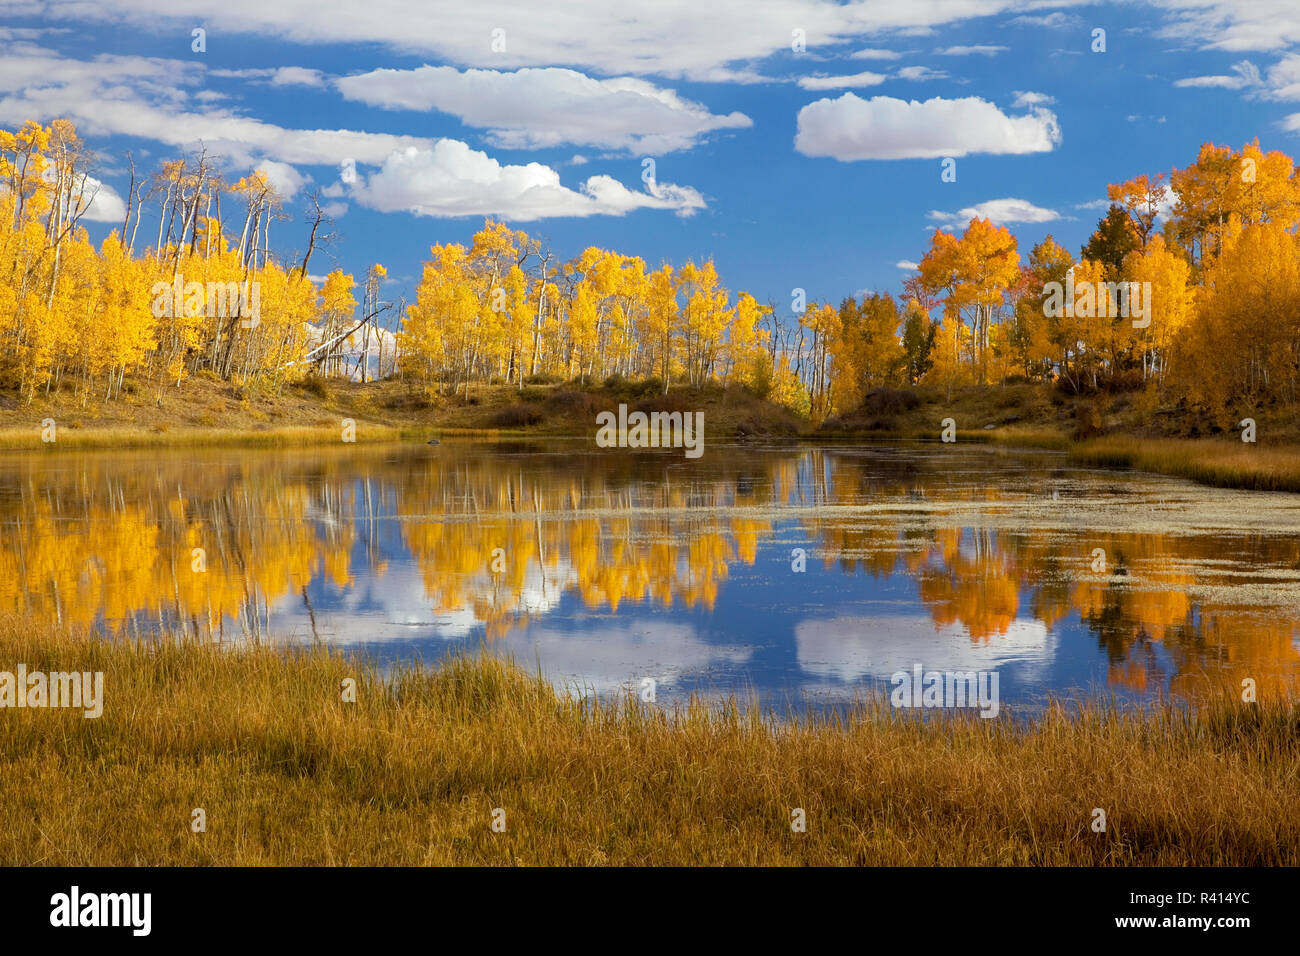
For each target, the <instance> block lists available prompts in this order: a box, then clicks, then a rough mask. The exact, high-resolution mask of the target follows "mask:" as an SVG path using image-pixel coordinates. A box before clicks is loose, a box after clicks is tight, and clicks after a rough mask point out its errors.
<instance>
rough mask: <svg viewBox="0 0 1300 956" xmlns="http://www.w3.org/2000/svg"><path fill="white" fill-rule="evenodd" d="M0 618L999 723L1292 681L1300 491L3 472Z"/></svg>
mask: <svg viewBox="0 0 1300 956" xmlns="http://www.w3.org/2000/svg"><path fill="white" fill-rule="evenodd" d="M0 611H10V612H16V613H19V614H23V615H26V616H27V617H29V618H30V619H32V620H34V621H37V622H60V623H64V624H69V623H71V624H92V625H95V626H98V627H100V628H103V629H106V630H108V629H111V630H119V631H125V632H126V633H129V634H148V633H154V632H157V631H158V630H160V629H170V630H174V631H185V632H187V633H191V634H199V635H202V636H204V637H210V638H211V639H213V640H221V641H241V640H249V639H261V640H274V641H289V642H305V643H310V642H313V641H319V642H326V643H329V644H331V645H335V646H342V647H347V648H350V649H356V650H359V651H361V652H363V653H365V654H367V655H369V656H370V657H371V658H373V659H374V660H375V661H376V662H377V663H379V664H380V665H383V666H388V665H391V664H392V663H394V662H397V661H411V660H416V659H419V660H422V661H423V662H424V663H426V664H435V663H436V661H437V660H438V659H439V658H441V657H442V656H443V655H445V654H448V653H451V652H454V651H459V650H465V649H469V650H477V649H478V648H480V647H486V648H487V649H488V650H489V651H490V652H492V653H497V654H502V655H506V656H509V657H511V658H513V659H514V660H515V661H517V662H518V663H520V664H521V665H523V666H525V667H526V668H528V669H530V670H538V669H540V670H541V672H542V673H544V674H545V675H546V676H547V677H548V678H549V679H550V680H552V681H553V682H554V683H555V684H556V685H557V686H560V687H568V688H570V689H571V690H574V691H576V692H578V693H591V692H595V693H597V694H601V695H604V694H607V693H610V692H613V691H617V690H620V689H628V690H633V691H636V692H637V693H639V694H643V695H647V694H648V690H647V689H648V688H652V689H653V696H654V699H655V702H656V703H657V704H659V705H671V704H672V703H674V702H680V701H682V700H685V699H687V698H688V697H690V696H691V695H696V694H698V695H704V696H708V697H714V696H716V695H730V694H736V695H740V696H741V697H742V698H743V699H744V700H745V701H749V700H757V701H758V702H760V703H761V704H763V705H765V706H768V705H770V706H775V707H778V708H785V707H786V706H787V705H790V704H793V705H795V706H796V707H799V708H803V707H804V706H806V705H811V706H813V707H819V708H820V707H828V706H835V705H837V704H840V703H843V702H845V701H849V700H852V699H854V698H855V697H858V696H860V695H861V694H862V693H863V692H864V691H867V690H872V689H878V690H884V691H890V690H891V688H892V687H895V686H897V685H898V682H897V681H894V682H891V677H892V676H893V675H896V674H898V673H900V672H902V673H908V674H911V673H912V672H913V670H914V669H916V668H917V667H918V666H919V667H921V668H923V669H924V670H925V671H927V672H928V671H931V670H934V671H958V672H969V671H976V672H982V673H994V674H996V675H997V678H998V687H999V692H1000V696H1001V701H1002V703H1003V704H1004V705H1012V706H1013V707H1015V706H1019V707H1020V708H1022V709H1026V710H1030V711H1032V710H1033V709H1035V708H1037V707H1039V706H1041V704H1042V703H1043V701H1044V700H1045V699H1046V698H1047V697H1048V696H1049V695H1052V696H1068V697H1076V698H1080V697H1081V698H1087V697H1098V696H1100V697H1104V698H1108V699H1110V698H1114V699H1117V700H1119V701H1120V702H1122V703H1130V702H1131V703H1141V702H1143V701H1147V700H1151V699H1155V698H1163V697H1172V698H1174V699H1176V700H1180V701H1187V702H1195V701H1196V700H1198V699H1200V698H1201V697H1203V696H1204V695H1205V694H1206V693H1207V692H1208V691H1209V690H1211V689H1214V688H1222V687H1224V686H1234V687H1235V686H1240V685H1241V682H1242V681H1243V680H1246V679H1249V680H1251V681H1253V682H1255V683H1256V685H1257V686H1258V688H1259V692H1260V693H1261V694H1262V693H1265V692H1267V691H1268V689H1269V688H1271V687H1276V686H1282V685H1285V686H1288V687H1289V686H1293V684H1294V681H1295V679H1296V677H1297V675H1300V496H1295V495H1286V494H1270V493H1262V492H1245V491H1233V490H1220V489H1214V488H1207V487H1202V486H1198V485H1195V484H1191V483H1188V482H1185V481H1182V480H1178V479H1172V478H1164V477H1159V476H1152V475H1145V474H1134V473H1121V472H1108V471H1100V470H1093V469H1084V468H1080V467H1076V466H1073V465H1070V464H1068V463H1067V462H1066V461H1065V459H1064V457H1063V456H1061V455H1059V454H1056V453H1049V452H1027V451H1026V452H1020V451H1008V450H1004V449H995V448H990V447H984V446H978V445H963V444H957V445H944V444H940V443H889V444H877V445H865V446H862V445H859V446H851V447H850V446H833V447H808V446H797V447H764V446H762V445H754V444H745V445H730V446H729V445H722V444H716V443H715V444H710V445H709V446H708V447H707V450H706V452H705V454H704V455H703V456H702V457H700V458H698V459H688V458H685V457H684V456H683V455H682V454H681V453H680V451H674V450H662V451H647V452H635V451H628V450H621V449H600V448H597V447H595V445H594V444H593V443H591V442H589V441H582V440H565V439H556V440H553V441H547V442H529V443H515V444H510V443H487V442H469V441H464V442H454V441H448V442H444V443H443V444H442V445H439V446H426V445H423V444H420V445H412V444H392V445H373V446H368V445H340V446H339V447H329V448H310V449H294V450H261V449H259V450H248V449H223V450H201V451H195V450H191V449H187V450H183V451H157V450H150V451H133V452H84V453H80V452H69V451H60V452H50V453H23V454H9V455H5V456H3V457H0Z"/></svg>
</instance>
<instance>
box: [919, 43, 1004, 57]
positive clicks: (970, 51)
mask: <svg viewBox="0 0 1300 956" xmlns="http://www.w3.org/2000/svg"><path fill="white" fill-rule="evenodd" d="M1008 49H1010V48H1009V47H1005V46H986V45H976V46H950V47H945V48H944V49H942V50H935V51H934V52H935V55H937V56H997V55H998V54H999V53H1006V52H1007V50H1008Z"/></svg>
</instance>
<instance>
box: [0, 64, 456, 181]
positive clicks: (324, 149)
mask: <svg viewBox="0 0 1300 956" xmlns="http://www.w3.org/2000/svg"><path fill="white" fill-rule="evenodd" d="M203 78H204V73H203V67H202V65H201V64H197V63H189V62H186V61H179V60H165V59H154V58H148V57H132V56H127V57H123V56H113V55H101V56H98V57H95V58H94V59H93V60H72V59H66V58H63V57H60V56H58V55H57V54H54V53H52V52H50V51H48V50H42V49H39V48H36V47H18V48H13V49H10V50H8V51H6V52H5V53H4V54H0V124H10V125H17V124H21V123H23V122H25V121H27V120H29V119H31V118H32V117H47V118H52V117H56V116H62V117H66V118H68V119H70V120H72V121H73V122H74V123H76V124H77V129H78V131H79V132H80V133H82V135H85V136H108V135H124V136H136V137H139V138H141V139H150V140H154V141H157V142H161V143H166V144H168V145H170V146H177V147H181V148H185V149H192V148H195V147H197V146H198V144H199V143H203V144H204V145H205V146H206V147H207V148H208V151H209V153H211V154H214V155H222V156H224V157H225V158H226V160H227V161H228V162H230V163H231V164H232V165H234V166H253V165H256V164H258V163H259V162H260V161H261V160H263V159H271V160H275V161H278V162H280V163H288V164H308V165H311V164H322V165H330V166H333V165H335V164H337V163H338V162H340V160H341V159H342V158H343V157H345V156H350V157H352V158H354V159H356V160H357V161H358V162H365V163H370V164H378V163H381V162H383V160H384V159H385V157H387V156H388V155H390V154H391V153H392V152H394V151H395V150H399V149H404V148H406V147H408V146H415V147H420V146H427V145H429V144H431V143H432V140H428V139H424V138H421V137H416V136H394V135H390V134H387V133H365V132H359V131H355V130H346V129H333V130H330V129H286V128H284V127H281V126H276V125H274V124H272V123H266V122H263V121H261V120H258V119H253V118H251V117H247V116H242V115H239V114H237V113H235V112H233V111H231V110H227V109H217V108H205V109H195V108H193V107H192V106H191V104H190V102H189V100H190V99H191V97H190V95H189V89H190V88H193V87H195V86H198V85H200V84H201V83H202V82H203Z"/></svg>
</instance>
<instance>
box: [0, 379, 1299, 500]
mask: <svg viewBox="0 0 1300 956" xmlns="http://www.w3.org/2000/svg"><path fill="white" fill-rule="evenodd" d="M1053 397H1054V396H1053V394H1052V393H1051V392H1050V391H1044V390H1043V389H1041V388H1032V387H1028V386H1020V387H1013V388H1004V389H984V390H969V389H968V390H966V391H965V392H963V393H961V394H956V395H945V394H943V393H942V392H940V391H936V390H930V391H920V392H916V393H904V392H898V391H891V390H888V389H886V390H881V391H880V392H877V393H873V394H872V396H870V398H869V400H868V401H867V402H866V403H864V406H863V408H862V409H860V410H859V411H858V412H855V413H854V415H852V416H849V417H847V418H845V419H842V420H835V421H831V422H827V423H826V425H825V427H822V428H814V427H813V426H812V425H811V424H810V423H809V422H807V421H806V420H802V419H798V417H797V416H794V415H793V413H791V412H789V411H788V410H787V409H783V408H780V407H779V406H775V405H773V404H772V403H770V402H765V401H763V400H761V399H759V398H757V397H756V396H753V395H752V394H749V393H747V392H745V391H744V390H740V389H717V388H715V389H711V390H703V391H700V392H690V391H686V392H683V391H674V392H672V393H670V394H669V395H666V396H665V395H662V394H661V393H660V391H659V390H657V387H651V385H650V383H614V384H606V385H603V386H586V387H578V386H574V385H572V384H567V385H555V386H529V387H528V388H526V389H524V390H522V391H520V390H517V389H514V388H510V387H505V386H494V387H488V388H482V389H480V390H479V391H477V392H475V393H473V394H471V395H470V396H468V397H462V398H460V399H448V398H446V397H442V398H437V399H433V398H430V397H429V396H427V395H424V394H422V393H417V392H415V391H413V390H412V389H411V388H410V387H409V386H407V385H405V384H403V383H400V382H394V381H385V382H372V383H366V384H360V383H355V382H352V383H338V384H333V385H330V386H328V387H327V386H324V385H318V386H316V387H315V388H314V389H305V388H297V387H292V388H290V389H287V390H286V391H285V392H284V393H283V394H282V395H280V396H278V397H267V396H262V397H260V398H259V397H255V396H248V395H245V394H243V393H241V392H240V391H239V390H237V389H232V388H231V387H230V386H228V385H225V384H223V383H219V382H215V381H207V380H196V381H194V382H190V383H187V384H186V387H185V389H184V390H177V389H171V390H170V391H165V392H164V393H162V394H161V395H157V396H153V397H152V398H150V395H132V396H130V400H129V401H128V400H122V401H118V402H114V403H107V404H103V405H87V406H85V407H83V405H82V403H81V402H79V401H76V400H75V396H67V395H55V396H53V397H51V398H49V399H42V400H40V401H38V402H35V403H33V404H32V405H31V406H22V405H20V404H19V403H18V402H17V401H16V400H15V399H14V398H13V397H12V396H10V397H8V398H6V397H5V396H3V395H0V408H4V409H6V410H7V411H6V414H5V415H4V417H3V419H0V421H4V424H3V425H0V454H3V453H5V452H21V451H37V450H40V451H43V452H58V451H60V450H69V449H73V450H85V449H135V448H157V449H167V448H194V447H200V446H204V447H231V448H236V447H248V448H256V447H288V446H298V447H301V446H326V445H333V444H339V443H341V442H342V441H343V437H344V435H343V428H344V422H345V421H346V420H350V421H352V422H353V423H354V432H353V436H352V437H353V439H354V440H355V442H356V443H358V444H370V443H377V442H395V441H428V440H430V439H434V438H436V439H439V440H442V439H444V438H457V437H463V438H485V439H489V440H518V439H525V438H533V439H542V440H544V439H548V438H549V439H561V438H563V439H591V438H592V437H593V435H594V431H595V424H594V422H595V418H594V415H595V412H596V411H597V410H599V409H605V408H614V407H617V405H618V403H620V402H626V403H627V404H628V405H629V406H631V407H633V408H647V409H665V410H683V409H688V408H689V409H702V410H703V411H704V414H705V423H706V443H718V442H727V441H733V442H734V441H748V440H765V441H777V442H789V443H800V442H808V443H815V444H824V445H846V444H847V445H860V444H870V443H878V442H893V441H937V440H938V437H939V428H940V422H941V421H942V420H945V419H947V418H949V417H951V418H953V419H954V420H955V422H956V423H957V426H958V427H957V433H956V434H957V441H958V442H961V443H977V444H990V445H997V446H1000V447H1005V448H1031V449H1042V450H1051V451H1061V452H1064V453H1065V454H1066V456H1067V459H1068V460H1069V461H1071V462H1073V463H1076V464H1080V465H1088V466H1094V467H1101V468H1118V469H1136V470H1140V471H1147V472H1152V473H1156V474H1163V475H1169V476H1172V477H1179V478H1187V479H1190V480H1192V481H1197V482H1201V483H1204V484H1209V485H1216V486H1219V487H1224V488H1241V489H1250V490H1262V491H1288V492H1295V491H1300V435H1298V434H1292V432H1291V431H1288V430H1287V429H1288V428H1289V427H1290V426H1289V425H1287V424H1286V423H1285V422H1271V423H1270V427H1269V428H1268V430H1267V431H1264V430H1263V429H1262V426H1261V429H1262V430H1261V435H1263V434H1267V435H1268V436H1269V438H1268V440H1267V441H1265V442H1263V443H1261V444H1245V443H1242V442H1241V441H1239V440H1238V439H1237V438H1235V437H1234V436H1233V435H1232V434H1229V435H1226V436H1223V435H1221V436H1216V437H1202V438H1178V437H1167V436H1161V435H1152V434H1148V433H1146V432H1145V431H1144V430H1143V428H1142V427H1141V425H1140V423H1139V421H1138V420H1137V419H1134V418H1132V416H1128V417H1126V416H1125V415H1122V414H1120V415H1115V416H1111V418H1110V419H1109V420H1108V421H1107V422H1106V427H1105V429H1104V433H1103V434H1102V435H1100V436H1098V437H1093V438H1090V439H1087V440H1083V441H1080V440H1077V439H1076V435H1075V434H1074V433H1073V432H1074V428H1075V424H1074V423H1075V414H1074V411H1075V410H1074V409H1073V408H1072V407H1070V406H1068V405H1066V404H1063V403H1062V404H1059V405H1058V404H1053V401H1052V399H1053ZM1057 398H1059V396H1057ZM50 418H52V419H53V420H54V421H55V423H56V426H57V432H56V441H54V442H45V441H43V440H42V424H41V423H42V422H43V421H45V420H46V419H50ZM972 426H973V427H972Z"/></svg>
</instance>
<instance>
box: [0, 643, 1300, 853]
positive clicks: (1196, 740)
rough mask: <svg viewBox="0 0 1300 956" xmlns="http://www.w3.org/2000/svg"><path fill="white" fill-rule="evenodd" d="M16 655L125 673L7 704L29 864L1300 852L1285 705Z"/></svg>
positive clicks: (11, 766) (3, 779)
mask: <svg viewBox="0 0 1300 956" xmlns="http://www.w3.org/2000/svg"><path fill="white" fill-rule="evenodd" d="M0 648H3V654H0V670H13V669H14V668H15V667H16V665H17V664H18V663H19V662H22V663H26V664H27V666H28V668H29V669H30V670H46V671H50V670H68V669H73V668H76V669H80V670H102V671H104V672H105V697H106V701H107V702H106V704H105V708H104V714H103V716H102V717H101V718H99V719H98V720H87V719H83V718H82V717H81V716H80V712H69V711H63V710H31V709H25V710H9V709H6V710H0V761H2V762H3V763H2V765H0V864H6V865H9V864H37V863H39V864H59V865H92V864H94V865H120V864H151V865H154V864H240V865H242V864H276V865H288V864H891V865H892V864H1049V865H1054V864H1084V865H1093V864H1169V865H1198V864H1267V865H1275V864H1289V865H1295V864H1296V863H1298V862H1300V819H1297V817H1296V814H1295V812H1294V811H1295V807H1296V806H1298V805H1300V737H1298V736H1297V726H1296V715H1295V712H1294V711H1293V710H1292V709H1291V708H1290V707H1289V706H1288V705H1286V704H1282V703H1273V704H1266V703H1261V704H1258V705H1241V704H1235V705H1234V704H1232V703H1229V702H1225V703H1221V704H1219V705H1216V706H1214V707H1211V708H1209V709H1207V710H1205V711H1203V712H1202V713H1201V714H1200V715H1199V716H1188V715H1187V714H1185V713H1183V712H1180V711H1177V710H1174V709H1169V710H1160V711H1158V712H1157V713H1155V714H1153V715H1149V716H1146V717H1143V716H1138V715H1121V714H1118V713H1115V712H1113V711H1111V710H1108V709H1106V708H1104V707H1098V708H1094V709H1091V710H1088V711H1086V712H1084V713H1082V714H1079V715H1075V716H1067V715H1066V714H1065V713H1064V712H1063V711H1062V710H1060V709H1053V710H1051V711H1049V713H1048V714H1047V715H1046V716H1044V717H1043V718H1042V719H1041V720H1039V721H1037V722H1034V723H1017V722H1015V721H1008V720H1006V719H997V720H988V721H986V720H980V719H978V718H975V719H949V720H937V721H929V722H925V723H920V722H917V721H912V720H905V719H901V718H898V717H895V716H893V715H892V714H891V713H890V711H889V708H888V706H887V705H882V704H881V703H880V702H879V701H876V702H866V703H864V704H863V705H862V706H861V707H860V708H859V709H858V710H857V711H856V712H855V713H854V714H853V715H852V716H851V718H849V719H848V720H847V721H843V722H833V721H827V720H813V721H809V722H806V723H800V724H797V725H795V724H789V723H783V722H777V721H774V720H772V719H771V718H770V717H769V718H764V717H762V716H759V715H757V714H754V713H747V712H744V711H741V710H738V709H737V708H735V707H728V708H724V709H722V710H721V711H718V710H713V711H710V710H707V709H704V708H701V707H698V706H697V707H694V708H692V709H690V710H689V711H684V712H681V713H678V714H675V715H664V714H662V713H657V712H656V713H652V714H647V713H643V712H641V711H640V710H638V709H637V707H636V706H635V705H633V704H630V703H629V702H626V701H623V702H616V703H610V704H606V705H602V706H600V707H595V708H593V707H591V706H584V705H583V704H581V703H578V702H575V701H572V700H567V699H561V698H557V697H556V695H555V694H554V692H553V691H552V690H551V688H550V687H549V686H548V685H546V684H544V683H542V682H541V681H539V680H538V679H536V678H531V677H528V676H526V675H525V674H523V673H522V672H520V671H519V670H517V669H515V668H513V667H511V666H509V665H507V664H503V663H501V662H500V661H497V660H495V659H492V658H483V659H477V658H474V659H457V660H453V661H452V662H450V663H448V664H446V665H445V666H443V667H442V668H441V669H439V670H437V671H435V672H411V671H408V672H404V673H401V674H399V675H396V676H395V677H393V678H392V679H391V681H389V682H387V683H386V682H385V681H384V680H383V679H381V677H380V676H379V675H377V674H376V673H375V672H373V671H370V670H368V669H367V668H366V667H364V666H363V665H361V664H358V663H356V662H352V661H349V660H347V659H345V658H341V657H339V656H337V655H329V654H327V653H326V652H324V651H321V650H307V651H295V652H284V651H283V650H275V649H271V648H242V649H233V650H232V649H230V648H226V649H221V648H217V647H213V646H200V645H195V644H184V643H176V642H163V643H158V644H133V643H129V642H124V641H105V640H102V639H96V638H95V637H94V636H93V635H88V634H79V633H61V632H57V631H54V630H50V631H38V630H37V629H36V628H34V627H33V626H31V625H29V624H26V623H24V622H22V621H19V620H4V621H0ZM348 676H352V677H355V678H356V680H357V682H358V702H357V703H355V704H348V703H343V702H342V701H341V699H340V693H339V687H340V683H341V681H342V680H343V678H345V677H348ZM195 807H202V808H204V810H205V811H206V813H207V832H206V833H198V834H196V833H193V832H191V829H190V820H191V810H192V808H195ZM495 807H501V808H503V809H504V810H505V811H506V823H507V831H506V832H505V833H493V832H492V830H491V829H490V825H489V824H490V819H491V813H492V810H493V808H495ZM793 807H802V808H803V809H804V810H805V811H806V812H807V820H808V829H807V832H806V833H802V834H796V833H793V832H791V828H790V823H789V822H790V811H791V808H793ZM1094 807H1101V808H1104V809H1105V810H1106V811H1107V814H1108V828H1107V830H1106V832H1105V833H1094V832H1092V830H1091V829H1090V826H1089V824H1090V821H1091V818H1092V817H1091V814H1092V809H1093V808H1094Z"/></svg>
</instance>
